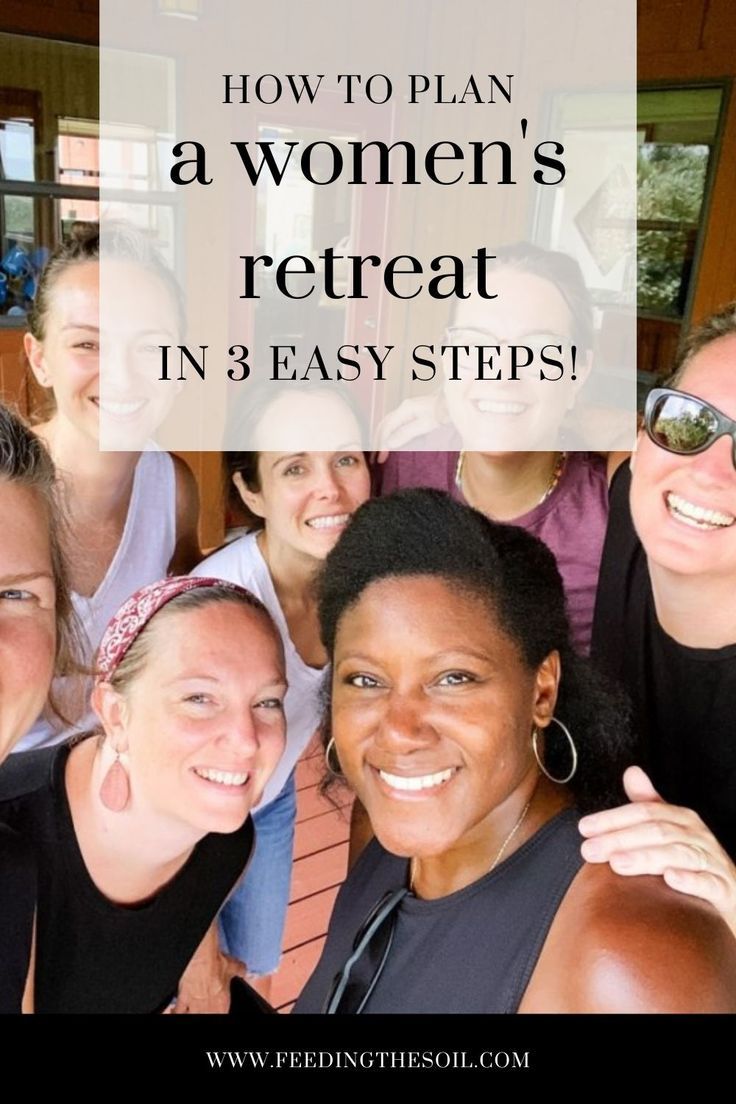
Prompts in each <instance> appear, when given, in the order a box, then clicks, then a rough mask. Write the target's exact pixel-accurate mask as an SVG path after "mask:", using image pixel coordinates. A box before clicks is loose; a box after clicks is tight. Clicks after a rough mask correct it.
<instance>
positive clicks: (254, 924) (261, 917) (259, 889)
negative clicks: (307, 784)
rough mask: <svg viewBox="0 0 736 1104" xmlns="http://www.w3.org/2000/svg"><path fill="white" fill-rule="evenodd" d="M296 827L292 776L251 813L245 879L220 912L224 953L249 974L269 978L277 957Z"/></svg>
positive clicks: (278, 957)
mask: <svg viewBox="0 0 736 1104" xmlns="http://www.w3.org/2000/svg"><path fill="white" fill-rule="evenodd" d="M295 822H296V784H295V781H294V772H293V771H292V773H291V774H290V775H289V777H288V779H287V780H286V782H285V783H284V788H283V789H282V791H281V793H280V794H279V795H278V797H275V798H274V800H273V801H271V802H270V803H269V804H268V805H266V807H265V808H264V809H260V810H257V811H256V812H255V813H254V814H253V824H254V826H255V830H256V845H255V852H254V854H253V857H252V858H251V861H250V864H249V866H248V869H247V871H246V873H245V877H244V878H243V879H242V880H241V882H240V884H239V885H238V886H237V888H236V889H235V892H234V893H233V894H232V895H231V896H230V898H229V900H228V901H227V902H226V904H225V906H224V907H223V909H222V910H221V912H220V919H219V927H220V938H221V940H222V946H223V949H224V950H225V951H226V952H227V953H228V954H230V955H233V956H234V957H235V958H239V959H240V960H241V961H242V962H245V964H246V966H247V967H248V972H249V973H251V974H273V973H275V971H276V970H277V969H278V966H279V959H280V958H281V943H282V940H283V935H284V921H285V920H286V907H287V905H288V903H289V888H290V886H291V866H292V858H293V854H294V824H295Z"/></svg>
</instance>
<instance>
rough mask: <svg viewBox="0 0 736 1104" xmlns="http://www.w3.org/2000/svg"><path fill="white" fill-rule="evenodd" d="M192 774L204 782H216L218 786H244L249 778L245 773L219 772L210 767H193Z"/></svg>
mask: <svg viewBox="0 0 736 1104" xmlns="http://www.w3.org/2000/svg"><path fill="white" fill-rule="evenodd" d="M193 769H194V773H195V774H196V775H197V777H199V778H204V780H205V781H206V782H217V783H218V784H219V785H220V786H244V785H245V783H246V782H247V781H248V779H249V778H250V774H249V773H248V772H247V771H221V770H214V769H213V768H211V767H194V768H193Z"/></svg>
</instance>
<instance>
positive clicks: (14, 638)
mask: <svg viewBox="0 0 736 1104" xmlns="http://www.w3.org/2000/svg"><path fill="white" fill-rule="evenodd" d="M0 517H2V519H3V535H2V540H0V762H2V760H3V759H4V758H5V757H6V755H7V754H8V753H9V752H10V751H12V750H13V747H14V746H15V744H16V742H17V741H18V739H19V738H20V737H21V736H22V735H23V733H24V732H25V731H26V729H27V728H28V726H29V724H31V722H32V721H33V719H34V718H35V717H36V716H37V714H38V712H39V710H40V709H41V706H42V705H43V703H44V701H45V699H46V696H47V694H48V690H49V684H50V682H51V676H52V674H53V672H54V669H55V668H57V669H59V670H63V669H64V667H65V666H66V664H67V662H68V660H69V645H70V637H71V635H72V630H71V624H70V609H71V605H70V601H69V591H68V587H67V582H66V575H65V572H64V566H63V562H62V558H61V553H60V549H59V544H58V531H59V529H60V527H61V517H60V512H59V508H58V501H57V497H56V480H55V475H54V468H53V464H52V463H51V458H50V457H49V455H48V453H47V452H46V450H45V448H44V447H43V445H42V444H41V442H40V441H39V440H38V438H37V437H35V436H34V435H33V433H31V431H30V429H28V427H27V426H26V425H24V423H23V422H22V421H21V420H20V418H18V417H17V416H16V415H15V414H13V413H12V412H11V411H10V410H8V409H7V408H6V407H4V406H2V405H1V404H0ZM0 897H1V898H2V901H3V907H2V910H0V947H2V948H3V952H2V956H0V1011H2V1012H18V1011H20V1008H21V998H22V996H23V990H24V986H26V975H27V972H28V968H29V957H30V951H31V933H32V927H33V911H34V904H35V864H34V860H33V858H32V856H31V854H30V848H29V846H28V844H27V842H25V841H23V840H22V839H20V838H19V837H18V836H17V835H16V834H15V833H12V832H10V831H8V830H6V829H5V827H4V826H2V825H0ZM31 1003H32V1002H31V1001H30V990H29V989H27V999H26V1001H25V1002H24V1007H25V1008H26V1009H28V1010H30V1007H31Z"/></svg>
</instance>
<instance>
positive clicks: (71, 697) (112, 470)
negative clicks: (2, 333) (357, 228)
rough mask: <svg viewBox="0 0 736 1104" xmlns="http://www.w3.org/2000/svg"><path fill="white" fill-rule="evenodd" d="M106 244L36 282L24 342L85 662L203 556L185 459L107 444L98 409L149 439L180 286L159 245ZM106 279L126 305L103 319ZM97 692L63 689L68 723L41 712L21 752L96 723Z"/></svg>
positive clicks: (63, 249) (125, 235) (119, 230)
mask: <svg viewBox="0 0 736 1104" xmlns="http://www.w3.org/2000/svg"><path fill="white" fill-rule="evenodd" d="M103 242H104V245H105V258H106V260H105V265H104V268H103V266H101V264H100V238H99V236H98V234H97V230H96V228H94V229H92V228H88V229H87V230H86V232H80V233H79V235H78V236H77V237H75V238H74V239H72V240H71V241H70V242H68V243H65V244H64V245H62V246H60V247H59V249H58V250H57V251H56V253H55V254H54V255H53V256H52V258H51V260H50V261H49V263H48V265H47V266H46V268H45V269H44V271H43V274H42V276H41V279H40V281H39V285H38V291H37V293H36V299H35V301H34V305H33V309H32V311H31V312H30V314H29V332H28V333H27V334H26V336H25V350H26V355H27V358H28V363H29V365H30V367H31V370H32V372H33V374H34V376H35V378H36V380H37V382H38V383H39V384H40V385H41V387H43V388H44V389H45V390H46V391H47V392H48V393H49V395H50V396H51V400H52V401H51V402H50V404H49V405H50V409H49V411H47V415H46V417H45V418H44V419H43V420H42V421H41V422H40V423H39V424H38V425H37V426H36V427H35V429H36V432H37V433H38V435H39V437H41V439H42V440H43V441H44V443H45V444H46V445H47V446H48V449H49V452H50V453H51V455H52V457H53V460H54V463H55V464H56V468H57V471H58V473H59V476H60V478H61V481H62V484H63V491H64V501H65V505H66V508H67V513H68V517H69V525H68V527H67V528H66V529H65V531H64V534H63V551H64V554H65V556H66V559H67V562H68V563H69V565H70V567H69V570H70V582H71V586H72V600H73V603H74V608H75V611H76V614H77V617H78V618H79V621H80V623H81V625H82V628H83V630H84V639H85V641H86V643H85V646H84V649H83V654H82V655H80V656H79V658H80V659H81V660H82V662H83V663H89V662H90V661H91V659H92V656H93V654H94V649H95V648H96V647H97V645H98V644H99V642H100V638H101V636H102V633H103V631H104V628H105V625H106V624H107V622H108V621H109V619H110V618H111V617H112V615H113V613H114V612H115V610H116V609H117V607H118V606H119V605H120V603H121V602H122V601H123V599H124V598H126V597H127V596H128V595H129V594H132V593H133V591H134V590H137V589H138V588H139V587H141V586H144V585H145V584H146V583H151V582H154V580H156V579H159V578H161V576H162V575H165V574H166V572H167V571H168V570H180V571H188V570H189V568H190V567H191V566H192V565H193V564H194V563H196V561H197V559H198V558H199V547H198V543H197V536H196V526H197V519H198V499H197V493H196V486H195V483H194V478H193V476H192V475H191V473H190V472H189V469H188V468H187V467H186V466H185V465H184V464H183V462H182V461H180V460H178V459H176V458H173V457H171V456H169V455H168V454H167V453H163V452H155V451H148V452H143V453H139V452H130V451H119V452H110V451H108V452H101V451H100V448H99V437H100V410H101V408H102V409H103V412H104V414H105V418H106V425H107V427H108V428H109V426H110V425H113V426H114V425H115V424H119V425H120V427H121V429H124V426H125V424H126V423H127V422H128V421H129V420H131V419H132V420H134V421H135V423H136V425H139V426H140V427H142V431H143V432H142V440H143V443H145V438H146V436H147V434H146V432H145V430H146V426H147V425H148V424H149V422H150V423H151V424H153V423H154V422H156V421H157V420H159V419H160V417H161V411H160V410H159V409H158V408H156V409H154V408H155V405H156V404H155V402H154V398H153V395H152V393H151V390H150V380H151V376H152V373H151V371H150V363H151V352H150V350H151V347H152V345H153V344H155V343H157V342H158V341H159V340H161V339H163V338H166V340H171V339H172V336H171V335H176V334H178V333H179V331H180V328H181V305H180V302H179V298H178V293H177V290H176V286H175V284H174V282H173V280H172V279H171V276H170V274H169V273H168V271H167V270H166V268H165V267H164V265H163V264H162V263H161V261H160V259H159V258H158V257H157V255H156V252H155V250H154V249H153V248H152V246H151V243H150V242H149V241H148V240H147V239H146V238H145V237H143V236H142V235H141V234H140V233H138V232H137V231H134V230H132V229H130V228H128V227H115V226H113V227H112V228H111V230H110V231H109V233H108V234H107V236H106V237H105V238H104V239H103ZM101 280H102V281H103V284H104V286H105V291H106V293H107V300H108V301H113V302H115V303H116V305H117V308H118V309H117V311H116V312H112V311H106V313H105V318H104V319H102V320H101V318H100V281H101ZM167 335H168V337H167ZM103 364H104V379H103V380H101V375H100V371H101V365H103ZM160 395H161V392H160V390H159V391H158V392H156V396H157V401H158V398H160ZM130 439H131V438H130V432H129V431H128V432H127V435H126V439H125V440H124V441H123V443H122V444H121V446H120V447H121V448H124V449H128V448H129V447H130ZM106 443H107V445H108V447H110V439H109V438H108V440H107V442H106ZM89 690H90V685H89V683H87V682H84V681H83V680H82V679H81V678H78V679H76V680H74V682H71V681H66V682H61V681H59V682H57V683H55V698H56V699H58V701H59V703H60V704H61V705H62V707H63V709H62V712H63V720H62V718H61V717H60V716H59V715H58V714H55V713H53V712H52V711H47V712H46V713H44V714H43V715H42V716H41V717H39V718H38V720H37V722H36V724H35V725H33V727H32V728H31V729H30V731H29V732H28V733H27V734H26V735H25V736H24V739H23V741H22V743H21V745H20V746H21V749H22V750H27V749H30V748H35V747H42V746H45V745H47V744H51V743H54V742H57V741H58V740H60V739H62V737H63V736H65V735H69V734H70V733H71V732H73V731H80V730H81V729H83V728H84V727H89V726H90V725H91V724H93V723H94V718H93V716H92V714H91V712H90V709H89V700H88V697H89Z"/></svg>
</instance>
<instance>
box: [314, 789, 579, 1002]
mask: <svg viewBox="0 0 736 1104" xmlns="http://www.w3.org/2000/svg"><path fill="white" fill-rule="evenodd" d="M577 819H578V814H577V812H576V810H574V809H566V810H564V812H562V813H558V815H557V816H556V817H554V818H553V819H552V820H550V821H548V822H547V823H546V824H544V825H543V826H542V827H541V828H540V830H539V831H538V832H537V833H536V835H534V836H532V838H531V839H529V840H527V841H526V843H524V844H523V845H522V846H521V847H520V848H519V849H518V851H515V852H514V853H513V855H511V856H509V858H508V859H506V860H505V861H504V862H503V863H501V864H500V866H497V867H496V869H495V870H492V871H491V872H490V873H489V874H486V875H485V877H483V878H480V879H479V880H478V881H477V882H473V883H472V885H469V886H466V887H465V889H461V890H459V891H458V892H457V893H452V894H450V895H449V896H447V897H440V898H437V899H436V900H432V901H423V900H420V899H419V898H418V897H414V896H413V895H411V894H409V895H407V896H406V897H404V898H403V900H402V901H401V904H400V905H399V906H398V912H397V919H396V926H395V929H394V938H393V943H392V945H391V950H390V953H389V955H388V958H387V960H386V964H385V967H384V969H383V972H382V973H381V976H380V978H379V980H378V982H377V984H376V986H375V988H374V990H373V993H372V994H371V996H370V998H369V1000H368V1002H367V1004H366V1007H365V1011H366V1012H408V1013H422V1012H438V1013H445V1012H482V1013H488V1012H516V1011H517V1009H518V1007H519V1004H520V1002H521V998H522V997H523V995H524V992H525V990H526V987H527V985H528V984H529V979H530V977H531V975H532V972H533V970H534V967H535V965H536V963H537V959H538V958H539V954H540V952H541V950H542V947H543V945H544V941H545V939H546V937H547V933H548V932H549V929H550V925H551V924H552V921H553V919H554V917H555V914H556V912H557V909H558V908H559V906H560V902H561V901H562V898H563V897H564V896H565V893H566V891H567V889H568V887H569V885H570V883H571V882H572V880H573V878H574V877H575V875H576V874H577V872H578V870H579V869H580V867H581V866H582V864H583V859H582V857H581V854H580V844H581V838H580V834H579V832H578V830H577ZM406 881H407V861H406V859H400V858H397V857H396V856H395V855H391V854H389V853H388V852H387V851H385V850H384V849H383V848H382V847H381V845H380V844H379V843H378V841H377V840H375V839H374V840H372V841H371V842H370V844H369V845H368V846H367V847H366V849H365V851H364V852H363V854H362V855H361V856H360V858H359V860H358V862H357V863H356V864H355V866H354V867H353V869H352V870H351V872H350V874H349V876H348V880H347V881H346V882H345V884H344V886H343V887H342V889H341V890H340V893H339V895H338V898H337V901H336V902H335V910H334V912H333V914H332V919H331V920H330V927H329V931H328V933H327V942H326V944H325V947H324V950H323V952H322V957H321V958H320V960H319V962H318V963H317V967H316V969H315V971H314V973H313V974H312V976H311V978H310V979H309V981H308V982H307V984H306V986H305V988H304V991H303V992H302V994H301V996H300V997H299V1000H298V1001H297V1003H296V1006H295V1008H294V1011H295V1012H321V1011H322V1010H323V1006H324V1003H325V999H326V998H327V997H328V995H329V992H330V989H331V986H332V982H333V979H334V977H335V974H336V973H338V972H339V971H340V970H341V969H342V967H343V965H344V963H345V961H346V959H347V958H348V957H349V955H350V954H351V952H352V949H353V940H354V938H355V934H356V932H357V931H358V930H359V929H360V927H361V925H362V924H363V921H364V920H365V918H366V916H367V915H368V914H369V913H370V911H371V909H372V908H373V906H374V905H375V904H376V902H377V901H378V900H379V899H380V898H381V897H382V896H383V894H384V893H386V892H387V891H388V890H391V889H398V888H400V887H401V886H404V885H406Z"/></svg>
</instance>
